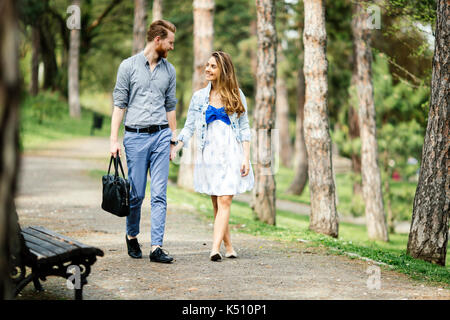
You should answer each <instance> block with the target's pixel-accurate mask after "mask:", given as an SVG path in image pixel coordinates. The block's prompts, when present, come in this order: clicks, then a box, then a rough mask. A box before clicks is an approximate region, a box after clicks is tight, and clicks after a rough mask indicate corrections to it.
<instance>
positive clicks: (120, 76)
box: [113, 60, 130, 109]
mask: <svg viewBox="0 0 450 320" xmlns="http://www.w3.org/2000/svg"><path fill="white" fill-rule="evenodd" d="M129 93H130V69H129V64H128V63H127V61H126V60H124V61H122V63H121V64H120V66H119V70H118V71H117V80H116V86H115V87H114V91H113V101H114V106H116V107H119V108H121V109H124V108H127V107H128V101H129Z"/></svg>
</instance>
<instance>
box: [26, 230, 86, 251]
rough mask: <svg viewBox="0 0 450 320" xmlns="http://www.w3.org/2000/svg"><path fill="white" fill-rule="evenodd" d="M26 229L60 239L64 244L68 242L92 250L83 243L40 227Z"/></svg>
mask: <svg viewBox="0 0 450 320" xmlns="http://www.w3.org/2000/svg"><path fill="white" fill-rule="evenodd" d="M28 228H30V229H34V230H36V231H39V232H42V233H45V234H47V235H49V236H51V237H55V238H59V239H61V240H63V241H66V242H68V243H70V244H72V245H75V246H78V247H80V248H92V247H90V246H88V245H85V244H84V243H81V242H78V241H76V240H74V239H71V238H69V237H66V236H63V235H62V234H59V233H56V232H54V231H52V230H48V229H46V228H44V227H41V226H30V227H28ZM28 228H27V229H28Z"/></svg>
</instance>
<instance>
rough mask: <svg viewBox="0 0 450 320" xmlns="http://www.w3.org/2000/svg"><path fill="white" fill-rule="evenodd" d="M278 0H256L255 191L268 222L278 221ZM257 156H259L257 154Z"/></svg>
mask: <svg viewBox="0 0 450 320" xmlns="http://www.w3.org/2000/svg"><path fill="white" fill-rule="evenodd" d="M275 9H276V7H275V1H274V0H256V18H257V22H256V24H257V38H258V64H257V78H258V82H257V87H256V98H255V109H254V113H253V117H254V118H253V119H254V120H253V126H254V129H255V132H256V136H255V137H254V139H253V150H255V152H256V162H255V163H254V167H253V168H254V173H255V185H254V187H253V192H252V202H251V206H252V210H253V214H254V215H255V216H256V217H257V218H258V219H259V220H260V221H263V222H265V223H268V224H272V225H275V223H276V219H275V216H276V209H275V208H276V207H275V201H276V198H275V188H276V185H275V176H274V152H273V149H272V147H273V141H272V131H273V129H274V126H275V115H276V106H275V102H276V77H277V56H276V54H277V34H276V29H275ZM254 158H255V157H254Z"/></svg>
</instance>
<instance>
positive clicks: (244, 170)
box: [241, 158, 250, 177]
mask: <svg viewBox="0 0 450 320" xmlns="http://www.w3.org/2000/svg"><path fill="white" fill-rule="evenodd" d="M249 172H250V160H249V159H248V158H244V161H242V164H241V176H242V177H245V176H247V175H248V173H249Z"/></svg>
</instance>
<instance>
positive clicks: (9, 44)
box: [0, 0, 20, 300]
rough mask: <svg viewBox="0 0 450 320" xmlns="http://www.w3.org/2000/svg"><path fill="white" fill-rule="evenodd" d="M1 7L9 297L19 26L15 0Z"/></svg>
mask: <svg viewBox="0 0 450 320" xmlns="http://www.w3.org/2000/svg"><path fill="white" fill-rule="evenodd" d="M1 6H2V9H1V10H0V47H1V48H2V50H0V65H1V66H2V67H1V68H0V124H1V125H0V299H2V300H3V299H9V298H12V296H11V293H12V287H11V284H10V278H9V273H10V270H11V269H10V263H11V258H10V257H11V254H10V253H11V250H12V244H13V243H14V241H15V240H17V237H16V235H17V233H16V231H17V229H16V226H17V217H16V216H15V215H14V201H13V199H14V194H15V191H16V187H17V172H18V168H19V161H20V157H19V97H20V75H19V61H18V42H17V41H18V39H19V38H20V37H19V27H18V23H17V1H14V0H4V1H2V4H1Z"/></svg>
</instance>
